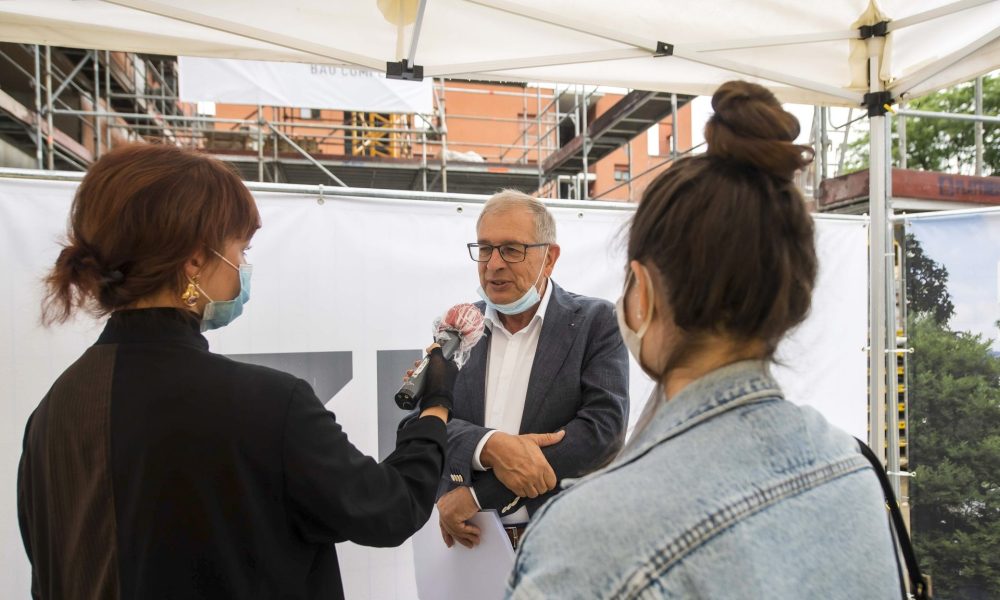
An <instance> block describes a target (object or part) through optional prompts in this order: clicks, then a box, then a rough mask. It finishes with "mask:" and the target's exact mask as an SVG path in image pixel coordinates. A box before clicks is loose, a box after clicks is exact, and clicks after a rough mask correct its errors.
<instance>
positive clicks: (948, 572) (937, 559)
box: [907, 240, 1000, 599]
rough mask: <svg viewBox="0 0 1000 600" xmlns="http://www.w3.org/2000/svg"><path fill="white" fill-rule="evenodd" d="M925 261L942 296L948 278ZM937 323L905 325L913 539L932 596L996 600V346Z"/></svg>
mask: <svg viewBox="0 0 1000 600" xmlns="http://www.w3.org/2000/svg"><path fill="white" fill-rule="evenodd" d="M911 245H912V246H914V247H915V248H916V249H918V250H919V244H918V243H916V242H915V241H913V240H908V244H907V246H908V249H909V248H910V246H911ZM919 255H920V256H923V252H922V251H920V252H919ZM923 260H925V261H926V264H925V265H924V267H923V269H924V271H925V272H930V273H936V275H935V277H934V278H935V279H937V280H938V282H940V283H941V284H942V287H941V288H940V289H941V290H943V294H944V296H945V297H946V296H947V290H946V288H945V287H944V286H946V284H947V271H945V270H944V269H943V267H940V266H938V265H937V264H936V263H934V261H933V260H930V259H929V258H926V257H924V258H923ZM912 264H913V263H912V261H911V263H910V265H911V266H912ZM939 295H940V292H939ZM948 303H949V305H950V299H949V300H948ZM953 310H954V308H953V307H952V308H950V309H949V310H948V311H946V312H949V316H950V312H951V311H953ZM940 316H941V315H938V314H935V311H934V310H921V311H914V312H913V313H911V319H910V321H909V323H908V338H909V341H910V343H911V344H912V346H913V347H914V348H915V349H916V352H915V353H914V354H913V357H912V359H911V361H910V368H909V371H908V373H907V387H908V388H909V401H910V430H909V460H910V467H909V468H910V470H911V471H914V472H915V473H916V477H914V478H913V479H912V480H911V488H910V499H911V500H910V502H911V507H912V512H911V515H912V529H913V540H914V544H915V545H916V549H917V555H918V557H919V558H920V560H921V563H922V567H923V568H924V569H925V570H926V571H927V572H928V573H930V574H931V576H932V577H933V581H934V592H935V596H936V597H938V598H947V599H955V598H998V597H1000V357H998V356H995V355H994V354H993V353H992V352H991V349H990V347H991V342H990V340H986V339H983V337H982V336H981V335H972V334H970V333H962V332H953V331H950V330H949V329H948V328H947V318H945V319H940V318H939V317H940Z"/></svg>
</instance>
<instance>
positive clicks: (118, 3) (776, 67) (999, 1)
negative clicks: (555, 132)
mask: <svg viewBox="0 0 1000 600" xmlns="http://www.w3.org/2000/svg"><path fill="white" fill-rule="evenodd" d="M882 20H888V21H889V24H888V32H889V33H888V37H887V43H886V45H885V50H884V52H883V55H882V56H881V60H880V61H879V64H880V65H881V66H882V67H881V70H880V79H881V80H882V82H883V83H884V85H885V86H886V88H887V89H889V90H890V91H891V92H892V93H893V97H894V98H901V97H915V96H918V95H920V94H922V93H926V92H928V91H932V90H935V89H938V88H941V87H944V86H946V85H949V84H952V83H957V82H960V81H966V80H968V79H971V78H973V77H975V76H977V75H980V74H982V73H984V72H987V71H989V70H991V69H993V68H996V67H997V66H998V65H1000V0H959V1H957V2H955V1H953V2H949V1H946V0H880V1H879V2H878V3H877V5H876V4H875V3H874V2H872V1H870V0H826V1H824V2H809V3H802V2H798V1H795V0H771V1H768V2H746V1H743V0H714V1H712V2H707V3H701V4H697V5H692V4H691V3H690V2H687V1H685V0H618V1H617V2H615V3H613V4H609V3H608V2H606V1H604V0H548V1H546V2H544V3H540V2H537V1H531V0H429V1H428V0H350V1H347V2H330V1H328V0H286V1H284V2H281V3H275V2H271V1H268V0H213V1H212V2H205V1H204V0H169V1H167V0H103V1H102V0H83V1H77V0H4V1H3V2H0V40H3V41H9V42H22V43H32V44H34V43H40V44H49V45H58V46H69V47H78V48H99V49H110V50H122V51H133V52H148V53H157V54H171V55H175V54H183V55H188V56H203V57H224V58H243V59H258V60H278V61H295V62H308V63H320V64H336V65H352V66H361V67H367V68H370V69H375V70H384V69H385V68H386V63H387V62H397V61H400V60H403V59H412V64H416V65H419V66H422V67H423V74H424V76H425V77H431V76H433V77H469V78H475V79H482V80H514V81H517V80H526V81H553V82H568V83H589V84H603V85H613V86H620V87H627V88H636V89H648V90H663V91H669V92H677V93H688V94H700V95H707V94H710V93H711V92H712V91H713V90H714V89H715V88H716V87H717V86H718V85H719V84H720V83H722V82H724V81H726V80H729V79H734V78H744V79H749V80H755V81H759V82H761V83H765V84H766V85H768V86H769V87H771V88H772V89H773V90H774V91H775V92H776V93H777V94H778V95H779V97H781V98H782V99H784V100H786V101H792V102H802V103H809V104H831V105H844V106H857V105H858V104H860V103H861V101H862V96H863V94H864V93H865V92H867V91H868V89H869V85H868V81H867V76H868V72H867V67H866V64H867V54H866V51H865V45H864V43H863V42H862V41H860V40H859V32H858V29H857V27H858V26H859V25H871V24H874V23H877V22H879V21H882ZM660 42H662V43H664V44H670V45H672V55H671V56H654V55H655V54H656V52H657V48H658V45H659V44H658V43H660Z"/></svg>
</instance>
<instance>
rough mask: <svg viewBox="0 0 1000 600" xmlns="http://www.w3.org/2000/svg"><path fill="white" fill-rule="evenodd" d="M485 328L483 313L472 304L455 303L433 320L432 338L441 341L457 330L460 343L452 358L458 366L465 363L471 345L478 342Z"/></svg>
mask: <svg viewBox="0 0 1000 600" xmlns="http://www.w3.org/2000/svg"><path fill="white" fill-rule="evenodd" d="M485 330H486V321H485V320H484V319H483V313H482V312H481V311H480V310H479V309H478V308H476V305H474V304H456V305H455V306H452V307H451V308H449V309H448V311H447V312H446V313H445V314H444V315H442V316H441V317H440V318H439V319H436V320H435V321H434V339H435V340H438V341H439V342H440V343H443V341H444V340H445V339H447V337H448V335H454V332H458V335H459V337H460V338H461V343H460V344H459V347H458V349H457V350H456V351H455V354H454V355H453V356H452V360H454V361H455V364H457V365H458V366H459V367H461V366H462V365H463V364H465V361H466V359H467V358H468V357H469V353H471V352H472V348H473V346H475V345H476V344H478V343H479V340H480V339H481V338H482V337H483V333H484V332H485Z"/></svg>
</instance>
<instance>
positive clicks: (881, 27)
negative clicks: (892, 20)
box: [858, 21, 889, 40]
mask: <svg viewBox="0 0 1000 600" xmlns="http://www.w3.org/2000/svg"><path fill="white" fill-rule="evenodd" d="M858 32H859V33H860V34H861V39H863V40H867V39H868V38H873V37H885V36H886V35H888V34H889V21H879V22H878V23H875V24H874V25H862V26H861V27H858Z"/></svg>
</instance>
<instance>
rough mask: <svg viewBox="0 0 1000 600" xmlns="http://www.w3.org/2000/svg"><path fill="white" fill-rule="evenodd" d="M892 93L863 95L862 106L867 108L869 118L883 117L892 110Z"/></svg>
mask: <svg viewBox="0 0 1000 600" xmlns="http://www.w3.org/2000/svg"><path fill="white" fill-rule="evenodd" d="M892 103H893V99H892V92H885V91H884V92H869V93H867V94H865V95H864V100H862V104H863V105H864V106H865V107H867V108H868V116H869V117H884V116H885V114H886V113H887V112H889V111H891V110H892Z"/></svg>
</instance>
